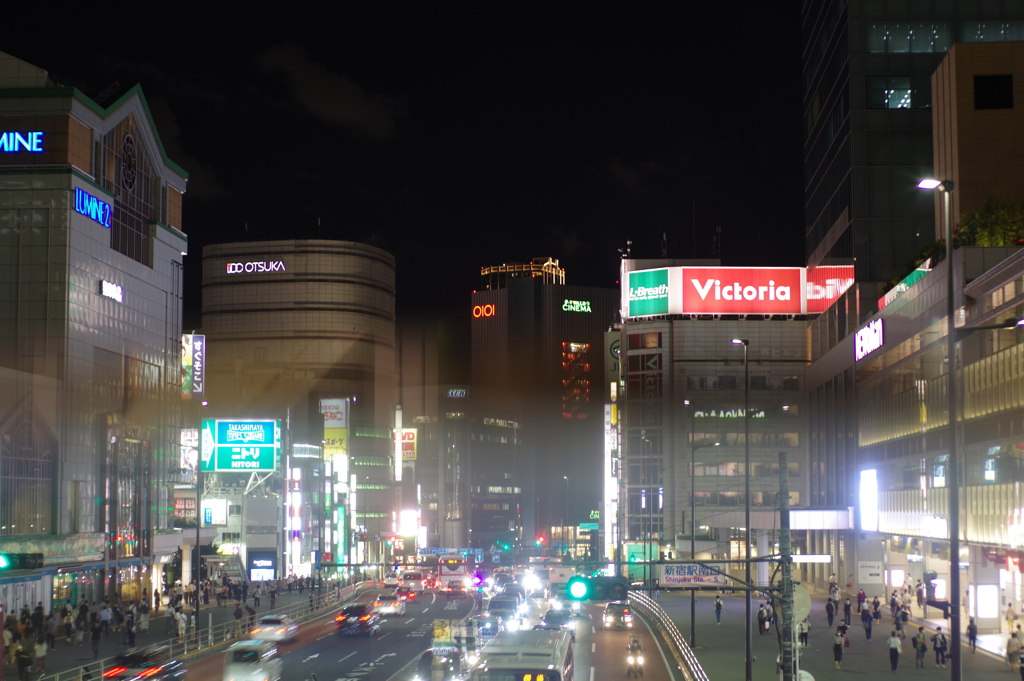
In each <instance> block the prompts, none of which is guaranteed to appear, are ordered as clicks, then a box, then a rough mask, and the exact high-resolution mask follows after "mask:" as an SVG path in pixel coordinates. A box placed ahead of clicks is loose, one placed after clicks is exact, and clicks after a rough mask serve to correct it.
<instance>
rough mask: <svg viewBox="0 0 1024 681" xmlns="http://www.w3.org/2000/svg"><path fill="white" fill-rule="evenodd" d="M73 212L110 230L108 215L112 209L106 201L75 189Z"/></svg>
mask: <svg viewBox="0 0 1024 681" xmlns="http://www.w3.org/2000/svg"><path fill="white" fill-rule="evenodd" d="M75 212H76V213H81V214H82V215H84V216H85V217H87V218H89V219H90V220H93V221H95V222H98V223H100V224H101V225H103V226H104V227H106V228H107V229H110V215H111V214H112V213H113V212H114V209H113V208H111V207H110V204H109V203H107V202H106V201H102V200H100V199H98V198H96V197H95V196H93V195H92V194H90V193H89V192H86V191H82V190H81V189H79V188H78V187H75Z"/></svg>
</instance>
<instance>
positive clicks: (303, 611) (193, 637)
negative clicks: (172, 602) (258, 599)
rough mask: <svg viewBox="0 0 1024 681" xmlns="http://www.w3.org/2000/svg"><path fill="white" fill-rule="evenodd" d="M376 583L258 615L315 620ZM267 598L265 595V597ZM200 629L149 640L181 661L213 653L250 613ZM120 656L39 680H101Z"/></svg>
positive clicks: (245, 629)
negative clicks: (159, 639) (152, 640)
mask: <svg viewBox="0 0 1024 681" xmlns="http://www.w3.org/2000/svg"><path fill="white" fill-rule="evenodd" d="M378 586H379V584H378V583H377V582H359V583H358V584H353V585H351V586H347V587H344V588H341V589H338V588H332V589H330V590H328V591H326V592H325V593H323V594H320V595H314V596H313V601H312V605H310V603H309V602H302V603H291V604H289V605H286V606H282V607H280V608H274V609H273V610H269V611H263V612H261V613H260V614H259V617H267V616H269V615H279V616H285V617H290V618H292V619H293V620H296V621H298V622H302V621H305V620H309V619H312V618H313V617H315V616H317V615H319V614H321V613H322V612H323V611H324V610H329V609H331V608H335V607H338V606H339V605H341V604H342V603H345V602H347V601H350V600H352V599H353V598H355V597H356V596H358V595H359V594H361V593H362V592H364V591H367V590H369V589H373V588H376V587H378ZM264 598H266V597H265V596H264ZM203 615H204V613H203V611H202V610H200V611H199V619H200V620H202V618H203ZM161 619H165V620H166V618H163V617H160V616H154V617H153V618H152V619H151V620H150V628H151V629H157V628H159V627H160V626H161V624H160V620H161ZM198 624H199V625H200V626H199V627H198V629H199V630H198V632H197V631H196V630H195V629H193V628H192V627H191V626H190V627H188V628H187V630H186V631H185V632H184V633H181V634H179V635H177V636H174V635H173V631H172V630H171V626H170V625H167V624H164V625H163V626H166V627H167V633H168V634H169V635H171V637H170V638H168V639H166V640H164V641H159V642H156V643H146V644H145V645H146V646H147V647H148V646H166V647H167V648H168V649H169V655H170V657H171V658H172V659H178V660H181V659H183V658H185V657H186V656H188V655H193V654H195V653H198V652H201V651H206V652H212V651H213V649H215V648H217V647H218V646H226V645H227V644H229V643H233V642H234V641H239V640H242V639H244V638H246V636H247V635H248V633H249V629H250V626H249V624H250V618H249V616H245V617H243V618H242V619H241V620H232V621H229V622H221V623H220V624H215V625H213V626H206V627H204V626H202V622H201V621H200V622H199V623H198ZM118 658H119V655H115V656H113V657H108V658H106V659H103V660H95V661H93V662H91V663H89V664H85V665H82V666H81V667H76V668H74V669H66V670H64V671H61V672H53V673H49V672H47V673H44V674H43V675H42V676H41V677H40V678H39V679H38V681H85V680H86V679H90V678H91V679H94V680H98V679H101V678H102V677H103V674H104V672H106V671H107V670H109V669H110V668H112V667H113V666H115V663H116V662H117V660H118Z"/></svg>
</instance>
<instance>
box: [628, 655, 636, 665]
mask: <svg viewBox="0 0 1024 681" xmlns="http://www.w3.org/2000/svg"><path fill="white" fill-rule="evenodd" d="M626 661H627V662H629V664H633V662H635V660H634V659H633V656H632V655H630V656H629V657H627V658H626Z"/></svg>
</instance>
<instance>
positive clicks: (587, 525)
mask: <svg viewBox="0 0 1024 681" xmlns="http://www.w3.org/2000/svg"><path fill="white" fill-rule="evenodd" d="M580 529H581V530H596V529H597V523H580Z"/></svg>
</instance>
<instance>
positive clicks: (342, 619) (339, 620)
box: [334, 615, 348, 622]
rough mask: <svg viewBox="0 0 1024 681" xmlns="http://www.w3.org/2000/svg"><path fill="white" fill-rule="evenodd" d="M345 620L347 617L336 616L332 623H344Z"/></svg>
mask: <svg viewBox="0 0 1024 681" xmlns="http://www.w3.org/2000/svg"><path fill="white" fill-rule="evenodd" d="M347 619H348V615H338V616H337V617H335V618H334V621H335V622H344V621H345V620H347Z"/></svg>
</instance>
